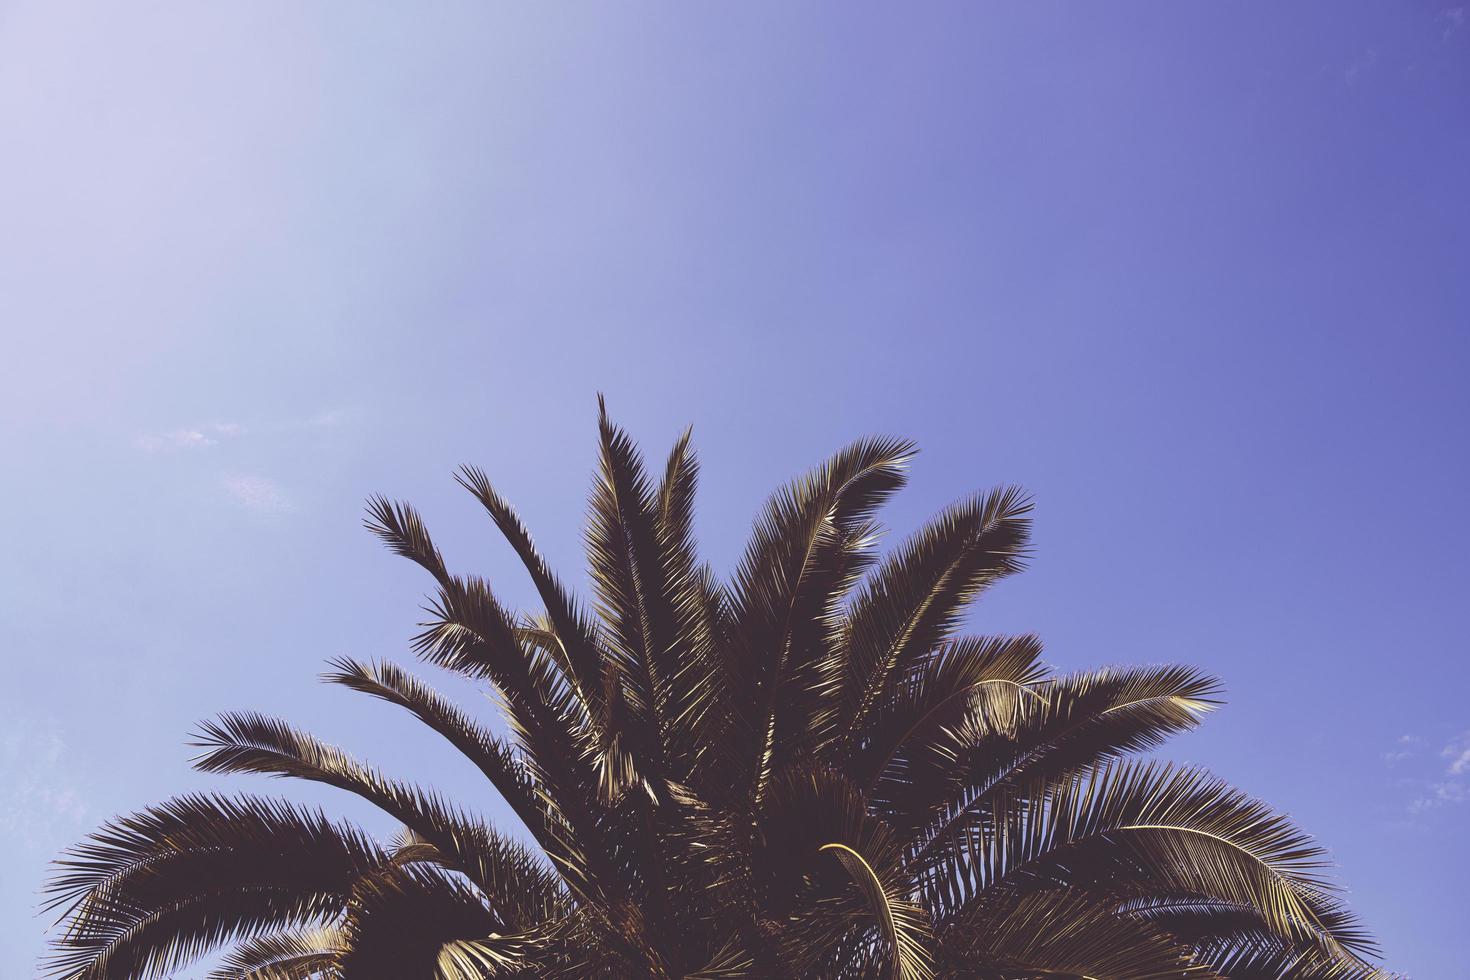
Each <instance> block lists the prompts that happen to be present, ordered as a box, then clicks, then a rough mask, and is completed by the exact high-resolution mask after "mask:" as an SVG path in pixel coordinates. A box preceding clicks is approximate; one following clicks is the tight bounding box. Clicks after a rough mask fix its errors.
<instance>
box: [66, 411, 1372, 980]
mask: <svg viewBox="0 0 1470 980" xmlns="http://www.w3.org/2000/svg"><path fill="white" fill-rule="evenodd" d="M598 435H599V438H598V447H599V461H598V470H597V476H596V479H595V481H594V485H593V488H592V493H591V503H590V508H589V519H588V523H587V528H586V532H585V542H586V546H587V555H588V563H589V566H590V571H591V579H592V585H593V596H592V599H591V601H590V602H584V601H583V600H581V599H579V598H578V597H577V596H576V595H575V594H574V593H573V591H572V590H571V589H570V588H569V587H568V586H567V585H566V584H565V582H564V580H563V579H561V578H559V577H558V576H557V575H556V574H555V573H554V572H553V571H552V570H551V568H550V566H549V565H548V564H547V562H546V561H545V559H544V558H543V557H542V555H541V554H540V552H539V551H538V550H537V549H536V546H535V544H534V543H533V542H532V539H531V535H530V533H529V531H527V529H526V527H525V525H524V524H523V523H522V522H521V519H520V517H519V516H518V515H517V514H516V512H515V511H514V509H513V508H512V507H511V506H510V504H509V503H508V502H507V501H506V500H505V499H504V498H503V497H501V496H500V494H499V493H498V492H497V491H496V490H495V489H494V487H493V486H492V485H491V483H490V481H489V479H488V477H486V475H485V474H484V472H483V471H481V470H479V469H476V468H474V467H465V468H463V469H461V470H460V471H459V473H458V474H457V476H456V479H457V480H458V482H459V483H460V484H461V485H462V486H463V487H464V488H465V489H467V490H468V491H469V492H470V493H471V494H472V495H473V496H474V497H475V498H476V500H477V501H478V503H479V505H480V506H481V507H482V508H483V509H484V510H485V512H486V513H487V514H488V515H489V516H490V518H491V520H492V521H493V522H494V524H495V525H496V527H497V528H498V529H499V531H500V532H501V534H502V535H503V536H504V537H505V539H506V541H507V542H508V543H509V544H510V546H511V549H512V550H513V551H514V552H515V553H516V555H517V557H518V559H519V560H520V562H521V564H522V565H524V566H525V569H526V572H527V573H528V575H529V576H530V580H531V583H532V585H533V586H534V597H535V598H536V599H539V601H540V604H541V607H542V608H540V609H530V610H525V611H522V610H514V609H511V608H510V607H508V606H506V605H505V604H503V603H502V602H501V601H500V599H499V597H498V596H497V595H496V593H495V592H494V591H493V590H492V589H491V587H490V584H489V583H487V582H486V581H484V580H483V579H481V578H479V577H477V576H475V575H465V574H459V573H456V572H454V571H451V569H450V568H449V566H448V564H447V563H446V561H445V558H444V555H443V553H442V552H441V551H440V549H439V547H438V546H437V545H436V544H435V542H434V540H433V539H432V537H431V536H430V534H429V532H428V529H427V527H426V525H425V523H424V521H423V520H422V518H421V517H420V516H419V514H418V512H417V511H415V510H414V509H413V508H412V507H410V506H408V505H407V504H403V503H398V502H394V501H390V500H388V499H387V498H384V497H374V498H372V499H371V500H370V501H369V502H368V508H367V517H366V520H365V524H366V525H367V527H368V528H369V529H370V530H371V531H372V532H373V533H374V534H376V535H377V536H378V537H380V538H381V539H382V540H383V542H384V543H385V544H386V545H387V546H388V547H389V548H390V549H391V550H392V551H394V552H395V553H397V554H400V555H402V556H405V557H407V558H409V559H410V560H412V561H413V562H415V563H417V564H418V565H419V566H421V567H422V568H423V569H424V570H426V571H427V572H428V573H429V575H430V576H431V577H432V579H433V582H434V584H433V586H432V587H431V596H430V598H429V600H428V604H427V609H426V612H427V621H426V622H424V623H422V624H420V625H421V632H420V633H419V634H418V635H417V636H416V637H415V638H414V640H413V643H412V649H413V651H414V652H415V653H416V654H417V655H418V656H419V658H420V659H421V660H423V661H425V662H426V663H428V664H430V665H433V666H435V667H439V668H442V669H446V670H449V671H453V672H455V673H457V674H459V675H461V676H462V677H465V678H468V679H469V680H470V681H471V682H472V683H474V684H476V685H478V686H481V687H484V688H485V689H486V693H489V694H492V695H493V696H494V699H495V700H496V701H497V702H498V704H499V706H500V709H501V713H502V718H503V726H495V725H493V724H491V723H486V722H484V721H482V720H480V719H478V718H476V717H474V715H473V714H472V712H471V711H469V710H466V709H464V708H461V707H460V706H458V705H456V704H454V703H452V702H451V701H450V700H448V699H446V698H445V697H443V696H442V695H440V694H439V693H438V692H436V691H435V690H434V689H433V687H431V686H430V685H429V684H428V683H426V682H425V681H424V680H421V679H420V678H418V677H416V676H414V675H413V674H411V673H409V672H408V671H406V670H404V669H403V668H401V667H399V666H397V665H395V664H393V663H388V662H370V661H366V662H365V661H359V660H354V659H346V658H343V659H338V660H334V661H331V662H330V664H329V666H328V673H327V674H326V675H325V679H326V680H327V681H329V682H331V683H334V684H337V685H341V686H344V687H346V688H348V689H350V690H353V691H356V692H358V693H362V694H366V695H369V696H371V697H373V698H376V699H379V700H382V701H386V702H388V703H390V704H394V705H396V706H398V707H400V708H402V709H404V710H405V711H406V712H407V713H409V714H410V715H411V716H412V717H413V718H415V719H416V720H417V721H418V722H419V723H422V724H423V725H424V726H425V727H426V728H428V729H429V730H431V731H433V732H435V733H436V734H437V735H439V736H440V737H441V738H442V739H443V740H444V741H445V742H447V743H448V745H449V746H450V747H452V748H453V749H454V750H456V751H457V752H459V753H460V754H461V755H462V756H463V757H465V759H466V760H468V761H469V762H470V763H471V764H472V765H473V766H475V767H476V768H477V769H478V770H479V772H480V773H481V774H482V775H483V776H484V777H485V779H486V780H487V781H488V782H489V783H490V784H491V785H492V786H494V787H495V788H496V790H497V791H498V792H499V793H500V795H501V796H502V798H503V799H504V800H505V802H506V804H507V806H508V807H509V808H510V810H511V811H512V812H513V813H515V814H516V815H517V817H518V818H519V819H520V820H521V822H522V823H523V824H524V825H525V829H526V831H527V836H528V839H529V840H530V841H534V846H532V845H531V844H529V843H522V842H521V840H519V839H516V838H513V837H509V836H506V835H504V834H501V833H499V832H498V831H496V830H495V829H493V828H491V827H490V826H487V825H486V824H485V823H483V822H481V821H480V820H479V819H478V818H475V817H473V816H471V815H469V814H467V813H465V812H464V811H462V810H461V809H459V808H458V807H456V806H454V805H453V804H452V803H449V802H447V801H446V799H445V798H444V797H442V796H440V795H439V794H438V793H436V792H431V791H429V790H426V789H422V788H420V787H419V786H417V785H415V784H413V783H412V782H406V781H399V780H397V779H393V778H390V777H388V776H386V775H384V774H383V773H382V772H380V771H378V770H377V769H375V768H373V767H371V766H368V765H366V764H364V763H362V762H360V761H358V760H357V759H356V758H354V757H352V756H350V755H348V754H347V753H345V752H343V751H342V750H341V749H338V748H336V747H334V746H331V745H328V744H326V743H324V742H322V741H320V740H319V739H317V738H315V737H313V736H311V735H309V734H306V733H305V732H302V731H300V730H298V729H296V728H294V727H292V726H291V725H288V724H287V723H285V722H284V721H279V720H276V719H273V718H269V717H266V716H264V715H259V714H251V713H242V714H227V715H223V716H221V717H219V718H218V719H216V720H214V721H210V722H206V723H205V724H204V725H203V726H202V727H201V729H200V733H199V736H198V738H197V739H196V741H195V743H194V744H195V746H196V747H197V748H198V749H200V754H199V755H198V757H197V758H196V759H195V765H196V767H197V768H199V769H200V770H202V771H204V772H207V773H218V774H236V773H255V774H263V775H270V776H286V777H291V778H296V779H305V780H309V781H312V782H316V783H321V784H324V785H328V786H333V787H336V788H338V789H342V790H345V791H347V792H349V793H352V794H355V795H356V796H358V797H360V798H362V799H365V800H367V801H368V802H370V803H372V804H373V805H375V806H376V807H377V808H378V809H379V810H381V811H383V812H384V813H385V814H387V815H388V816H390V817H391V818H392V819H393V821H394V822H395V824H398V825H401V826H402V830H401V831H399V832H398V834H397V835H396V837H394V838H392V839H391V840H390V841H389V842H388V843H384V844H380V843H378V842H377V841H375V840H374V839H373V838H371V837H369V836H368V835H367V834H366V833H364V832H363V831H360V830H357V829H355V828H353V827H350V826H347V825H345V824H340V823H333V822H331V821H328V820H327V818H326V817H324V816H323V815H321V814H320V813H317V812H315V811H308V810H303V809H300V808H296V807H292V806H291V805H289V804H284V803H272V802H267V801H262V800H259V799H256V798H254V797H242V798H238V799H234V798H227V797H220V796H190V797H181V798H179V799H176V800H172V801H169V802H166V803H163V804H160V805H158V806H156V807H153V808H150V809H148V810H145V811H143V812H141V813H138V814H134V815H133V816H130V817H126V818H123V819H121V820H118V821H114V822H113V823H111V824H109V825H107V826H106V827H104V828H103V829H102V830H100V831H98V832H97V834H95V835H94V836H93V838H92V839H91V840H89V841H87V842H85V843H83V844H82V845H80V846H79V847H77V848H75V849H74V850H73V851H72V852H70V853H69V854H68V855H67V856H66V857H64V858H63V860H62V861H61V862H60V863H59V867H58V870H57V873H56V875H55V876H54V878H53V879H52V882H51V885H50V887H49V900H48V903H47V907H48V908H49V909H50V910H52V911H58V912H59V913H60V915H61V919H62V925H61V929H60V930H59V934H58V935H57V936H56V938H55V940H54V955H53V957H52V958H51V960H50V962H49V963H48V965H47V969H48V970H49V971H50V973H51V974H52V975H54V976H56V977H60V978H63V980H153V978H157V977H162V976H166V975H169V974H172V973H175V972H177V971H178V970H180V969H183V968H184V967H185V965H186V964H188V963H190V962H192V961H194V960H196V959H198V958H200V957H202V956H206V955H211V954H212V955H217V956H218V957H219V959H218V960H217V962H218V968H217V969H216V971H215V973H214V977H215V980H224V978H225V977H227V976H228V977H231V978H233V980H379V978H382V980H387V978H393V980H402V978H418V977H428V978H435V980H482V978H500V977H518V978H531V977H535V978H545V980H579V978H587V977H594V978H601V977H606V978H613V980H622V978H629V977H638V978H645V977H647V978H669V980H673V978H684V980H715V978H725V980H729V978H737V977H744V978H748V980H755V978H761V980H797V978H803V980H804V978H817V980H876V978H879V977H891V978H894V980H928V978H930V977H933V978H936V980H939V978H943V980H961V978H969V980H982V978H983V980H1043V978H1071V980H1086V978H1092V980H1098V978H1104V977H1105V978H1108V980H1386V978H1387V975H1386V974H1384V973H1382V972H1381V971H1380V970H1379V969H1378V968H1377V967H1376V966H1374V965H1372V964H1371V963H1370V962H1369V960H1370V959H1371V958H1372V957H1374V956H1375V955H1376V950H1375V947H1374V946H1373V943H1372V941H1371V939H1370V938H1369V937H1368V935H1367V933H1366V932H1365V931H1364V930H1363V929H1362V927H1361V926H1360V925H1359V924H1358V922H1357V920H1356V919H1355V918H1354V917H1353V915H1352V914H1351V913H1350V912H1349V911H1348V910H1347V908H1346V907H1345V906H1344V905H1343V903H1342V902H1341V900H1340V899H1339V897H1338V893H1337V891H1336V889H1335V886H1334V885H1333V884H1332V883H1331V882H1330V881H1329V880H1328V879H1327V877H1326V873H1325V858H1324V856H1323V853H1322V851H1321V850H1320V849H1319V848H1318V847H1317V846H1316V845H1315V844H1313V843H1312V842H1311V840H1310V839H1309V838H1307V837H1306V836H1305V835H1304V834H1303V833H1301V832H1300V831H1299V830H1297V829H1296V828H1295V827H1294V826H1293V825H1292V824H1291V823H1290V822H1289V821H1287V820H1286V819H1285V818H1284V817H1282V816H1281V815H1279V814H1277V813H1276V812H1274V811H1272V810H1270V809H1269V808H1267V807H1266V806H1265V805H1264V804H1261V803H1258V802H1256V801H1255V800H1252V799H1250V798H1249V797H1247V796H1246V795H1245V794H1244V793H1242V792H1240V791H1239V790H1235V789H1233V788H1231V787H1229V786H1228V785H1226V784H1225V783H1223V782H1221V781H1219V780H1217V779H1215V778H1214V777H1212V776H1210V775H1208V774H1207V773H1204V772H1202V771H1200V770H1197V769H1192V768H1178V767H1172V766H1167V765H1163V764H1159V763H1154V762H1138V761H1135V760H1134V759H1133V757H1135V756H1138V755H1139V754H1141V753H1148V752H1151V751H1153V750H1154V749H1156V748H1157V747H1158V746H1159V745H1161V744H1162V743H1163V742H1164V741H1165V740H1166V739H1168V738H1169V737H1170V736H1172V735H1174V734H1177V733H1179V732H1183V731H1187V730H1189V729H1191V728H1193V727H1195V726H1196V725H1197V724H1199V723H1200V722H1201V720H1202V719H1203V718H1204V717H1205V715H1206V714H1207V713H1208V712H1210V711H1211V710H1213V709H1214V708H1215V707H1216V706H1217V705H1218V703H1219V697H1218V695H1219V685H1218V682H1216V681H1215V679H1214V678H1213V677H1210V676H1209V675H1207V674H1205V673H1203V672H1201V671H1198V670H1196V669H1194V668H1191V667H1182V666H1153V667H1126V668H1109V669H1106V670H1099V671H1091V672H1085V673H1076V674H1065V675H1060V676H1058V675H1055V674H1053V673H1052V672H1051V671H1050V669H1049V668H1047V667H1046V666H1045V665H1043V663H1042V661H1041V656H1042V648H1041V643H1040V641H1039V640H1038V639H1037V638H1036V637H1034V636H971V635H964V634H963V632H962V627H963V624H964V620H965V617H966V615H967V614H968V611H969V609H970V607H971V605H972V603H973V602H974V600H976V599H977V598H978V597H980V596H981V595H982V594H984V593H985V591H986V590H987V589H989V588H990V587H991V586H993V585H994V584H995V583H997V582H999V581H1000V580H1001V579H1003V578H1005V577H1006V576H1008V575H1010V574H1012V573H1014V572H1016V571H1018V570H1019V569H1020V568H1021V567H1022V564H1023V563H1024V561H1025V559H1026V558H1027V556H1028V549H1029V541H1030V509H1031V504H1030V500H1029V498H1028V497H1027V496H1026V495H1025V494H1023V493H1022V492H1021V491H1019V490H1017V489H1015V488H1001V489H997V490H993V491H990V492H988V493H983V494H978V495H975V496H972V497H969V498H966V499H964V500H962V501H961V502H960V503H958V504H955V505H954V506H952V507H950V508H948V509H947V510H945V511H943V512H942V513H941V514H940V515H939V516H938V517H937V518H935V519H934V520H932V521H930V522H929V523H928V524H926V525H924V526H922V527H921V529H920V530H919V531H918V532H917V533H916V534H914V535H913V536H912V537H910V538H909V539H908V540H907V541H906V542H904V543H902V544H901V545H899V546H898V548H896V549H895V550H894V551H893V552H892V553H891V554H889V555H887V556H886V557H880V556H879V553H878V552H877V550H876V548H875V543H876V541H877V539H878V537H879V524H878V522H877V512H878V508H879V507H880V506H881V505H882V504H883V503H884V502H885V501H886V500H887V499H888V498H889V497H890V496H891V495H892V494H893V493H895V492H896V491H897V490H898V489H899V488H900V487H902V486H903V484H904V482H905V479H906V472H907V465H908V462H909V460H910V458H911V457H912V455H913V452H914V450H913V447H912V445H911V444H909V443H908V442H905V441H902V440H896V439H882V438H876V439H866V440H860V441H858V442H856V443H853V444H851V445H850V446H848V447H847V448H845V449H843V450H841V451H839V452H838V453H836V454H835V455H834V456H832V457H831V458H830V459H829V460H828V461H827V462H826V463H825V464H823V465H822V466H820V467H818V468H817V469H815V470H813V471H812V472H810V473H808V474H807V475H806V476H804V477H802V478H800V479H798V480H796V481H794V482H793V483H791V484H789V485H788V486H786V487H784V488H783V489H781V490H779V491H778V492H777V493H776V494H775V495H773V496H772V497H771V498H770V500H769V501H768V502H767V504H766V506H765V508H764V510H763V511H762V513H761V514H760V516H759V517H758V519H757V520H756V522H755V527H754V530H753V533H752V535H751V537H750V540H749V542H748V544H747V546H746V548H745V550H744V552H743V556H742V557H741V559H740V561H739V562H738V565H737V567H736V569H735V571H734V573H733V575H732V576H731V577H730V578H729V579H728V580H722V579H721V578H719V577H717V576H716V575H715V574H714V572H713V571H712V570H711V569H710V567H709V565H708V564H707V563H705V562H704V561H703V560H702V559H701V558H700V555H699V549H698V547H697V543H696V534H695V527H694V514H695V497H696V490H697V485H698V482H699V461H698V459H697V458H696V456H695V454H694V452H693V449H692V447H691V441H690V434H689V432H688V430H686V431H685V432H683V433H682V434H681V435H680V436H679V438H678V440H677V441H676V443H675V445H674V447H673V450H672V451H671V452H670V454H669V456H668V458H667V460H666V462H665V464H664V466H663V470H662V472H661V473H651V472H650V471H649V470H648V469H647V468H646V467H645V463H644V457H643V455H642V453H641V452H640V450H639V449H638V447H637V446H636V445H635V444H634V442H633V440H632V439H631V438H630V437H629V436H628V434H627V433H626V432H625V431H624V430H623V429H621V428H619V427H618V426H616V425H614V424H613V423H612V421H611V420H610V419H609V417H608V415H607V411H606V407H605V406H603V405H600V406H599V417H598Z"/></svg>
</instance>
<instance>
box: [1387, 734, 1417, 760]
mask: <svg viewBox="0 0 1470 980" xmlns="http://www.w3.org/2000/svg"><path fill="white" fill-rule="evenodd" d="M1394 745H1395V746H1396V748H1394V749H1392V750H1390V751H1388V752H1384V753H1381V754H1382V757H1383V761H1384V762H1386V763H1388V764H1389V765H1391V766H1392V765H1397V764H1398V763H1400V762H1403V761H1404V760H1405V759H1412V758H1414V757H1416V756H1417V755H1419V753H1420V750H1421V749H1422V748H1423V747H1424V739H1422V738H1420V737H1419V736H1418V735H1400V736H1399V737H1398V741H1396V742H1395V743H1394Z"/></svg>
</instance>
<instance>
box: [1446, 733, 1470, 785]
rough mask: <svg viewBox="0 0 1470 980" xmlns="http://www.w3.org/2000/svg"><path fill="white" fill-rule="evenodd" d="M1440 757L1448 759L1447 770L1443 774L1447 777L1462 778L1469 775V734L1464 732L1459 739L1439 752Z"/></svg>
mask: <svg viewBox="0 0 1470 980" xmlns="http://www.w3.org/2000/svg"><path fill="white" fill-rule="evenodd" d="M1439 754H1440V757H1441V758H1444V759H1449V760H1450V764H1449V768H1448V769H1446V770H1445V774H1446V775H1449V776H1464V775H1466V774H1467V773H1470V732H1465V733H1464V734H1462V735H1461V736H1460V737H1459V738H1457V739H1453V740H1451V742H1450V743H1449V744H1448V745H1446V746H1445V747H1444V748H1443V749H1441V750H1440V753H1439Z"/></svg>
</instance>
